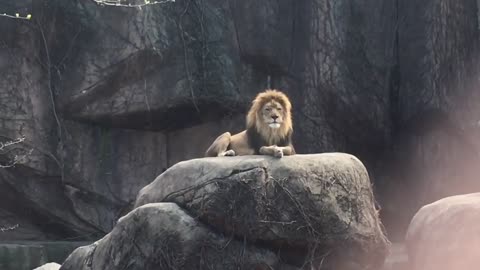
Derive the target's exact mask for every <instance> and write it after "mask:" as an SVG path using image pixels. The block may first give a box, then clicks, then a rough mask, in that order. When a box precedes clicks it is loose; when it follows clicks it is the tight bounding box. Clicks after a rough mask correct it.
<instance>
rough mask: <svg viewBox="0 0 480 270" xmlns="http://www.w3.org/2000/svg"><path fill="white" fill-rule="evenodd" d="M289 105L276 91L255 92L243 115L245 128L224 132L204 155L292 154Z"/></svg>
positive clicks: (284, 96) (286, 99)
mask: <svg viewBox="0 0 480 270" xmlns="http://www.w3.org/2000/svg"><path fill="white" fill-rule="evenodd" d="M291 109H292V105H291V103H290V100H289V99H288V97H287V96H286V95H285V94H284V93H282V92H280V91H277V90H270V89H268V90H266V91H265V92H262V93H259V94H258V95H257V97H256V98H255V99H254V100H253V102H252V107H251V108H250V110H249V111H248V114H247V129H246V130H244V131H242V132H240V133H237V134H235V135H233V136H232V135H231V134H230V132H225V133H223V134H222V135H220V136H219V137H218V138H217V139H215V141H214V142H213V143H212V145H211V146H210V147H209V148H208V149H207V151H206V153H205V156H207V157H221V156H235V155H237V156H243V155H254V154H255V155H258V154H261V155H270V156H274V157H278V158H281V157H283V156H284V155H287V156H288V155H294V154H295V149H294V148H293V145H292V133H293V127H292V115H291Z"/></svg>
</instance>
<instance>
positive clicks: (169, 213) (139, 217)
mask: <svg viewBox="0 0 480 270" xmlns="http://www.w3.org/2000/svg"><path fill="white" fill-rule="evenodd" d="M127 268H128V269H132V270H134V269H138V270H140V269H144V270H154V269H218V270H220V269H226V270H233V269H259V270H263V269H265V270H267V269H292V270H293V269H294V268H290V267H288V266H287V265H284V264H282V263H280V261H279V259H278V258H277V256H276V255H275V253H273V252H272V251H269V250H266V249H261V248H256V247H253V246H251V245H250V244H248V243H246V242H245V241H241V240H237V239H235V238H233V237H225V236H222V235H221V234H217V233H214V232H212V231H210V230H209V229H208V228H207V227H205V226H204V225H202V224H201V223H199V222H198V221H197V220H196V219H194V218H192V217H191V216H189V215H188V214H187V213H186V212H185V211H183V210H182V209H180V208H179V207H178V206H177V205H176V204H173V203H154V204H147V205H144V206H141V207H139V208H136V209H135V210H133V211H132V212H130V213H129V214H127V215H126V216H124V217H122V218H121V219H120V220H119V221H118V223H117V225H116V226H115V227H114V228H113V230H112V232H110V233H109V234H107V235H106V236H105V237H104V238H102V239H100V240H99V241H97V242H96V243H94V244H92V245H90V246H85V247H80V248H78V249H76V250H75V251H74V252H73V253H72V254H71V255H70V256H69V257H68V258H67V260H66V261H65V262H64V263H63V265H62V267H61V268H60V269H61V270H87V269H88V270H90V269H102V270H114V269H127Z"/></svg>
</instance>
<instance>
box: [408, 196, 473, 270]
mask: <svg viewBox="0 0 480 270" xmlns="http://www.w3.org/2000/svg"><path fill="white" fill-rule="evenodd" d="M479 223H480V193H473V194H467V195H458V196H451V197H447V198H444V199H441V200H438V201H436V202H433V203H431V204H428V205H425V206H423V207H422V208H421V209H420V210H419V211H418V212H417V214H416V215H415V216H414V217H413V219H412V221H411V223H410V226H409V228H408V232H407V237H406V244H407V250H408V256H409V260H410V263H411V267H412V270H459V269H461V270H474V269H478V266H479V265H480V257H479V256H478V254H479V253H480V246H479V243H480V234H479V227H478V224H479Z"/></svg>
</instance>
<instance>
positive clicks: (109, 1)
mask: <svg viewBox="0 0 480 270" xmlns="http://www.w3.org/2000/svg"><path fill="white" fill-rule="evenodd" d="M92 1H93V2H95V3H97V4H99V5H101V6H115V7H137V8H141V7H144V6H148V5H157V4H165V3H168V2H175V0H160V1H152V0H141V1H135V2H137V3H128V1H125V0H92Z"/></svg>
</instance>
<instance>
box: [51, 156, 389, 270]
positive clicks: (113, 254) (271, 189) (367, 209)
mask: <svg viewBox="0 0 480 270" xmlns="http://www.w3.org/2000/svg"><path fill="white" fill-rule="evenodd" d="M382 228H383V226H382V224H381V222H380V220H379V217H378V212H377V210H376V209H375V203H374V197H373V192H372V188H371V183H370V180H369V176H368V173H367V170H366V169H365V167H364V165H363V164H362V163H361V162H360V161H359V160H358V159H357V158H356V157H354V156H352V155H348V154H343V153H325V154H315V155H295V156H289V157H284V158H282V159H276V158H272V157H266V156H243V157H222V158H201V159H194V160H189V161H184V162H180V163H178V164H176V165H175V166H173V167H171V168H170V169H168V170H167V171H165V172H164V173H163V174H161V175H160V176H158V177H157V178H156V179H155V180H154V181H153V182H152V183H151V184H149V185H148V186H146V187H144V188H143V189H142V190H141V191H140V192H139V194H138V196H137V200H136V203H135V209H134V210H133V211H131V212H130V213H129V214H127V215H126V216H124V217H122V218H121V219H120V220H119V221H118V223H117V225H116V226H115V228H114V229H113V230H112V231H111V232H110V233H109V234H108V235H106V236H105V237H104V238H102V239H101V240H99V241H97V242H96V243H94V244H92V245H89V246H85V247H81V248H78V249H77V250H75V251H74V252H73V253H72V254H71V255H70V256H69V257H68V258H67V260H66V261H65V263H64V264H63V266H62V268H61V269H62V270H65V269H105V270H108V269H302V268H304V267H305V266H307V268H308V267H310V266H311V269H320V268H321V269H335V270H344V269H345V270H347V269H356V270H360V269H378V268H380V267H381V266H382V264H383V262H384V260H385V257H386V256H387V253H388V249H389V246H390V243H389V241H388V240H387V238H386V236H385V234H384V231H383V229H382ZM309 269H310V268H309Z"/></svg>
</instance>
